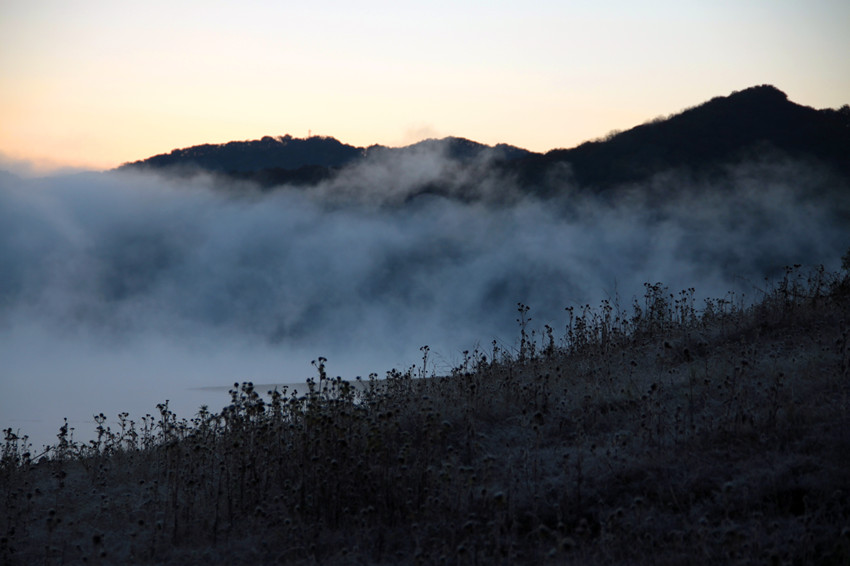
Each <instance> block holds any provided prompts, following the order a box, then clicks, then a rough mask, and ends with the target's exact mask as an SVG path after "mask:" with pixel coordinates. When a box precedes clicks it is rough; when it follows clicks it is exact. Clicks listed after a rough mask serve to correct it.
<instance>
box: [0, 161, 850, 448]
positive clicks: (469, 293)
mask: <svg viewBox="0 0 850 566" xmlns="http://www.w3.org/2000/svg"><path fill="white" fill-rule="evenodd" d="M405 159H406V160H405V161H403V162H397V163H387V162H382V161H380V156H379V157H376V158H375V159H372V160H367V161H366V162H364V163H360V164H358V165H357V166H356V167H352V168H350V169H349V170H346V171H344V172H343V174H342V175H340V176H339V177H337V178H336V179H333V180H331V181H328V182H326V183H324V184H322V185H320V186H318V187H315V188H311V189H303V188H301V189H286V188H283V189H279V190H276V191H274V192H270V193H262V192H260V191H258V190H255V189H254V188H252V187H251V186H249V185H236V184H233V185H228V184H227V183H226V182H225V181H222V180H221V179H213V178H209V177H203V176H196V177H193V178H191V179H180V180H177V179H171V180H169V179H167V178H163V177H159V176H154V175H139V174H126V173H122V174H118V173H99V174H95V173H89V174H77V175H67V176H56V177H50V178H45V179H20V178H16V177H13V176H0V273H2V278H0V360H2V365H0V425H2V426H3V428H5V427H7V426H12V427H13V428H16V429H17V428H20V429H21V430H22V431H23V432H27V433H30V434H31V436H32V437H33V438H34V439H36V440H37V442H38V443H40V442H47V441H52V440H53V439H54V438H53V435H55V431H56V430H58V427H59V426H60V425H61V423H62V417H64V416H67V417H69V420H74V421H76V422H78V423H79V425H78V428H79V429H80V430H84V429H93V428H94V425H93V424H91V425H90V424H87V423H85V422H84V421H86V420H91V414H92V413H97V412H104V413H106V414H107V416H108V417H110V421H108V422H112V423H113V424H114V417H115V415H116V414H117V413H118V412H119V411H124V410H127V411H130V412H131V413H132V414H133V415H134V416H135V415H138V414H144V413H145V412H154V410H155V403H156V402H161V401H164V400H165V399H171V400H172V406H174V407H176V408H177V409H178V412H179V414H181V416H187V417H188V416H191V414H192V413H193V412H194V411H195V410H196V409H197V406H198V405H199V404H200V403H209V404H210V406H211V407H212V408H213V409H217V408H219V407H220V406H221V405H223V404H225V401H226V397H225V396H223V395H220V394H218V395H216V396H211V395H210V394H209V393H205V392H199V391H198V390H196V389H194V388H199V387H206V386H217V385H227V384H229V383H233V382H234V381H244V380H252V381H254V382H256V383H281V382H303V380H304V379H305V378H306V377H310V376H312V375H313V369H312V368H311V366H310V361H311V360H312V359H315V358H316V357H318V356H325V357H327V358H328V359H329V360H330V361H329V363H328V369H329V371H330V373H332V374H334V375H337V374H338V375H341V376H342V377H344V378H346V379H353V378H354V377H355V376H356V375H362V376H363V377H366V376H367V375H368V373H369V372H376V373H379V374H383V372H385V371H386V370H389V369H391V368H392V367H399V368H405V367H407V366H409V365H411V364H414V363H418V361H419V358H420V352H419V348H420V346H423V345H429V346H430V348H431V351H432V352H433V356H432V360H433V363H434V364H435V365H434V366H432V368H430V369H434V370H436V371H438V372H439V371H447V370H449V369H450V368H451V366H452V364H454V363H455V362H456V361H457V360H458V359H459V358H460V356H461V352H462V351H463V350H466V349H472V348H474V347H476V346H481V347H482V348H483V349H485V350H489V348H490V343H491V342H492V341H493V340H496V341H498V343H499V344H500V345H501V346H503V347H506V348H509V347H512V346H514V345H515V343H516V340H517V338H518V334H519V332H518V329H517V325H516V322H515V318H516V305H517V303H518V302H522V303H524V304H527V305H529V306H530V307H531V309H532V310H531V316H532V317H533V319H534V320H533V323H532V326H534V327H537V328H540V327H542V325H543V324H545V323H549V324H552V325H553V326H554V327H555V328H556V329H559V328H563V325H564V322H565V319H566V317H565V313H564V308H565V307H568V306H581V305H583V304H587V303H589V304H591V305H596V304H598V302H599V301H600V300H601V299H603V298H609V299H615V298H617V297H619V301H620V303H621V304H622V305H623V306H624V307H625V306H628V305H629V304H630V303H631V302H632V298H633V297H634V296H640V295H641V294H642V292H643V283H644V282H656V281H660V282H663V283H665V284H666V285H668V286H669V288H670V290H671V292H676V291H678V290H680V289H685V288H688V287H694V288H696V290H697V295H698V296H700V297H705V296H722V295H725V294H726V292H727V291H730V290H735V291H736V292H743V293H747V294H753V293H755V290H754V288H755V287H759V286H763V284H764V277H765V276H771V275H776V274H779V273H781V271H782V269H783V267H784V266H785V265H790V264H794V263H803V264H819V263H823V264H825V265H826V266H827V267H828V268H835V267H837V265H838V261H839V258H840V256H841V254H842V253H843V252H844V251H845V249H846V248H847V246H848V241H847V239H848V238H847V230H846V228H847V224H846V218H847V211H848V210H850V207H848V206H847V202H846V199H844V197H842V196H840V195H846V194H847V191H846V190H845V189H846V187H836V184H835V183H836V181H835V180H834V179H833V178H831V177H830V176H829V175H828V174H827V173H825V172H824V171H822V170H820V169H817V168H813V167H811V166H809V165H806V166H804V165H802V164H800V163H795V162H768V161H764V162H751V163H746V164H738V165H735V166H730V167H729V168H727V169H726V170H724V171H723V172H722V173H721V174H718V175H716V176H714V177H713V178H712V180H711V181H707V180H705V179H695V178H693V176H691V175H688V174H687V173H685V172H677V173H676V172H673V173H668V174H665V175H662V176H658V177H656V178H655V179H653V181H652V182H651V183H649V184H647V185H643V186H639V187H637V186H636V187H625V188H623V189H622V190H621V191H620V192H618V193H617V194H616V196H612V195H611V194H609V195H608V196H606V198H604V199H597V198H594V197H589V196H586V194H585V193H582V192H579V191H576V190H575V189H576V188H575V187H570V186H569V185H567V184H565V185H564V191H563V196H562V197H560V198H555V199H548V200H540V199H536V198H533V197H529V196H524V194H523V192H522V191H520V190H519V189H518V188H517V187H515V186H513V184H512V183H511V182H510V179H502V178H499V177H497V176H495V175H494V174H493V173H492V171H491V170H490V169H489V167H488V163H487V161H486V160H483V161H481V162H480V163H478V164H477V165H476V167H475V168H473V169H469V168H468V169H464V170H463V172H462V174H461V173H459V172H458V169H457V168H456V167H455V165H454V164H453V163H452V162H451V161H450V160H447V159H445V157H444V156H442V155H440V154H438V153H437V154H434V153H428V152H423V153H421V154H412V155H410V156H407V157H406V158H405ZM470 171H473V172H474V175H473V174H470ZM565 178H568V176H565ZM425 185H431V186H434V185H438V186H440V187H442V188H443V189H444V190H443V194H444V195H447V196H434V195H430V196H429V195H425V196H418V197H417V196H416V195H418V194H420V193H421V187H423V186H425ZM839 189H840V190H839ZM579 194H585V196H577V195H579ZM454 196H463V197H464V201H460V200H458V199H456V198H453V197H454ZM561 334H563V333H562V332H561Z"/></svg>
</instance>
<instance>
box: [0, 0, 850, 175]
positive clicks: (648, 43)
mask: <svg viewBox="0 0 850 566" xmlns="http://www.w3.org/2000/svg"><path fill="white" fill-rule="evenodd" d="M848 29H850V2H847V1H846V0H807V1H805V2H803V1H790V0H751V1H747V2H732V1H728V0H716V1H714V2H706V1H694V0H678V1H676V2H673V1H669V0H654V1H646V2H640V3H638V2H627V1H624V0H615V1H557V2H556V1H552V0H526V1H523V2H513V1H496V0H489V1H488V2H484V1H479V0H461V1H459V2H458V1H455V2H451V3H450V2H447V1H444V0H436V1H434V2H430V3H427V4H426V3H422V2H416V3H413V2H403V1H399V0H394V1H392V2H391V1H388V0H364V1H361V2H342V1H332V0H316V1H314V2H310V3H306V2H300V3H294V2H289V1H284V2H271V1H264V0H247V1H244V2H241V3H239V4H237V3H235V2H223V1H215V0H204V1H203V2H201V1H187V0H170V1H168V2H166V1H163V0H148V1H147V2H139V3H132V4H130V3H124V2H113V1H104V0H61V1H59V0H25V1H24V0H0V168H7V169H9V168H11V169H15V168H17V169H21V168H24V169H25V168H26V167H27V165H26V164H29V165H28V166H29V167H31V168H32V169H33V170H37V171H45V170H49V169H53V168H60V167H77V168H97V169H103V168H111V167H114V166H117V165H119V164H121V163H123V162H126V161H131V160H136V159H141V158H144V157H147V156H150V155H153V154H157V153H163V152H167V151H169V150H171V149H173V148H177V147H186V146H190V145H195V144H200V143H220V142H226V141H230V140H241V139H256V138H260V137H262V136H264V135H283V134H286V133H289V134H291V135H293V136H295V137H304V136H306V135H308V132H312V134H314V135H328V136H333V137H336V138H337V139H339V140H341V141H343V142H346V143H350V144H353V145H361V146H365V145H370V144H373V143H380V144H385V145H404V144H408V143H413V142H415V141H418V140H420V139H423V138H428V137H443V136H448V135H456V136H462V137H467V138H470V139H474V140H476V141H479V142H482V143H488V144H494V143H500V142H504V143H510V144H513V145H518V146H521V147H525V148H528V149H532V150H536V151H545V150H548V149H552V148H556V147H572V146H574V145H577V144H578V143H581V142H582V141H585V140H587V139H593V138H596V137H599V136H603V135H605V134H606V133H607V132H609V131H610V130H612V129H626V128H629V127H632V126H634V125H637V124H639V123H641V122H644V121H647V120H650V119H652V118H654V117H656V116H658V115H667V114H670V113H674V112H677V111H680V110H682V109H684V108H686V107H688V106H692V105H696V104H699V103H701V102H704V101H705V100H708V99H709V98H712V97H714V96H719V95H727V94H729V93H730V92H731V91H733V90H740V89H743V88H747V87H749V86H753V85H756V84H773V85H775V86H777V87H778V88H780V89H781V90H783V91H784V92H786V93H787V94H788V96H789V98H790V99H791V100H793V101H795V102H798V103H800V104H804V105H807V106H813V107H816V108H824V107H832V108H836V107H839V106H842V105H844V104H847V103H848V102H850V63H848V62H847V54H848V53H850V34H848V33H847V30H848Z"/></svg>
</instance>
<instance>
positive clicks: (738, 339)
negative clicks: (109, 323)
mask: <svg viewBox="0 0 850 566" xmlns="http://www.w3.org/2000/svg"><path fill="white" fill-rule="evenodd" d="M533 314H534V313H533V312H529V310H528V309H527V307H525V306H523V305H519V308H518V322H519V325H518V335H519V342H518V345H517V348H516V350H515V351H512V352H507V351H502V350H499V349H498V348H495V347H494V349H493V350H492V351H487V352H472V353H469V354H468V356H467V359H466V360H465V361H464V363H463V364H461V365H460V366H459V367H457V368H456V369H455V370H454V371H453V372H452V375H450V376H445V377H434V376H431V375H430V374H431V371H430V367H431V366H430V360H429V359H428V355H429V352H428V350H427V348H423V361H422V366H421V367H416V368H411V369H410V370H409V371H406V372H404V373H401V372H396V371H393V372H389V373H388V374H387V375H386V379H384V380H377V379H375V376H373V377H372V378H371V379H369V380H368V381H357V382H354V383H348V382H345V381H342V380H340V379H338V378H337V379H332V378H330V377H329V376H328V375H327V373H326V370H325V364H324V360H321V359H320V360H318V361H317V362H316V366H317V377H316V380H315V381H314V382H312V383H311V384H310V385H311V387H310V392H309V393H308V394H307V395H302V396H291V395H289V394H287V392H285V391H284V392H278V393H275V394H273V395H271V396H270V397H268V396H265V392H257V391H255V390H254V388H253V386H252V385H251V384H248V383H245V384H242V385H240V386H238V387H237V388H236V389H234V391H233V393H232V404H231V405H229V406H228V407H227V408H226V409H225V410H224V411H222V412H221V413H220V414H211V413H209V412H207V411H205V410H202V411H201V412H199V413H198V414H197V415H196V416H195V417H193V418H192V419H190V420H185V419H181V418H179V417H178V416H176V415H174V414H173V413H172V412H170V410H169V409H168V406H167V404H163V405H161V406H160V407H159V413H158V414H157V415H156V416H154V417H146V418H145V419H142V420H141V421H140V422H130V421H128V420H126V417H119V420H118V421H114V420H111V418H110V420H105V417H102V416H101V417H96V419H97V420H98V422H100V423H101V424H100V427H101V428H99V429H98V432H99V435H98V439H97V440H96V441H93V442H91V443H90V444H88V445H78V444H76V443H74V442H73V441H72V440H71V439H70V438H68V437H67V436H65V435H62V434H61V433H60V437H59V442H58V443H57V444H56V445H55V446H54V447H53V448H52V449H51V450H50V451H49V453H48V454H46V455H44V456H43V457H42V458H40V459H39V460H38V461H37V462H33V461H32V456H31V455H30V454H29V453H28V452H27V448H26V446H25V445H24V443H23V442H22V441H21V440H19V439H16V437H15V436H14V435H13V434H12V431H6V442H5V446H4V450H3V454H2V468H0V473H1V474H2V476H1V477H0V501H2V509H3V513H2V515H0V521H2V522H0V533H2V539H0V563H4V564H35V563H38V564H79V563H89V564H152V563H157V564H188V563H200V562H204V563H207V564H276V563H279V564H441V563H445V564H518V563H520V564H521V563H526V564H541V563H551V564H682V563H685V562H687V563H689V564H737V563H741V564H743V563H747V564H750V563H762V564H847V563H848V561H850V476H849V475H848V474H847V470H848V469H850V432H848V431H850V413H848V410H850V407H848V402H849V401H848V400H849V399H850V381H848V367H850V342H848V331H850V322H848V321H850V281H848V279H847V278H846V277H845V276H843V275H842V276H839V275H829V274H826V273H824V272H823V271H822V270H815V271H813V272H811V273H801V272H799V271H797V270H794V269H789V270H788V272H787V275H786V277H785V278H784V279H783V280H782V281H779V282H778V283H777V284H775V285H774V286H773V287H772V288H771V289H764V290H763V295H762V297H761V300H760V301H759V302H758V304H755V305H754V306H745V305H742V304H741V302H740V300H739V298H737V297H735V296H732V295H730V296H727V297H725V298H722V299H717V300H712V301H707V302H706V303H705V304H704V305H696V304H694V300H693V291H692V290H686V291H683V292H679V293H670V292H668V290H667V289H666V288H664V287H663V286H662V285H660V284H657V285H647V287H646V295H645V296H644V297H641V298H639V299H638V300H636V301H635V302H634V304H632V305H630V306H628V307H625V306H620V305H615V304H609V303H603V304H602V305H600V307H599V308H596V309H590V308H586V309H584V310H573V311H569V312H567V313H565V315H566V316H567V317H568V322H567V324H566V326H565V328H563V329H560V330H558V329H551V328H548V327H547V328H544V329H542V332H539V333H535V334H532V332H531V328H532V326H533V322H529V316H531V315H533ZM260 393H262V395H260Z"/></svg>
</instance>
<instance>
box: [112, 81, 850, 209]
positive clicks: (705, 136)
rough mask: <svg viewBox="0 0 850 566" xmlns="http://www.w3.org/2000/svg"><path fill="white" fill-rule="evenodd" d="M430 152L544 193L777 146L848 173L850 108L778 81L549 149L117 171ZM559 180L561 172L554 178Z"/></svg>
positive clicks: (290, 179)
mask: <svg viewBox="0 0 850 566" xmlns="http://www.w3.org/2000/svg"><path fill="white" fill-rule="evenodd" d="M417 151H419V152H426V151H432V152H436V153H440V154H441V155H442V156H443V157H444V158H447V159H449V160H452V161H455V162H457V163H458V165H459V166H461V167H464V166H469V165H470V163H478V162H480V160H481V158H482V157H485V158H487V159H488V160H489V162H490V163H491V164H492V165H493V166H494V167H495V169H496V171H497V172H499V173H500V174H503V175H505V176H509V177H510V178H511V179H513V180H514V181H515V182H516V183H518V185H519V186H520V187H521V188H523V189H526V190H528V191H531V192H534V193H537V194H538V195H547V194H553V193H558V192H559V191H560V189H561V187H560V186H559V184H560V183H561V182H562V180H563V176H558V175H553V171H563V170H564V169H565V168H568V169H569V171H570V174H571V181H572V183H573V184H574V185H576V186H578V187H581V188H589V189H593V190H604V189H607V188H611V187H615V186H619V185H624V184H629V183H637V182H642V181H644V180H646V179H648V178H650V177H652V176H653V175H655V174H658V173H661V172H664V171H668V170H676V169H688V170H691V171H695V172H701V173H707V172H710V171H711V170H712V168H714V167H717V166H719V165H722V164H727V163H732V162H737V161H741V160H744V159H748V158H753V157H761V156H764V155H769V154H779V155H784V156H789V157H793V158H795V159H802V160H806V161H814V162H817V163H819V164H822V165H825V166H826V167H827V168H829V169H831V170H833V171H835V172H837V173H839V174H841V175H843V176H846V177H850V106H847V105H845V106H843V107H842V108H840V109H823V110H817V109H814V108H811V107H807V106H802V105H799V104H796V103H794V102H791V101H790V100H788V97H787V95H786V94H785V93H783V92H782V91H780V90H779V89H777V88H775V87H773V86H770V85H761V86H755V87H752V88H748V89H745V90H743V91H739V92H733V93H732V94H730V95H728V96H721V97H716V98H713V99H711V100H709V101H707V102H705V103H703V104H700V105H698V106H695V107H692V108H690V109H687V110H684V111H682V112H680V113H677V114H674V115H671V116H668V117H666V118H657V119H655V120H652V121H650V122H647V123H644V124H641V125H638V126H635V127H633V128H631V129H629V130H626V131H623V132H617V133H612V134H609V135H608V136H606V137H605V138H604V139H599V140H595V141H588V142H585V143H583V144H581V145H579V146H577V147H575V148H572V149H553V150H551V151H549V152H547V153H545V154H541V153H535V152H531V151H528V150H525V149H522V148H518V147H515V146H511V145H507V144H498V145H496V146H487V145H484V144H480V143H478V142H475V141H471V140H468V139H464V138H458V137H448V138H443V139H439V140H438V139H429V140H425V141H422V142H419V143H416V144H413V145H410V146H406V147H401V148H390V147H385V146H380V145H373V146H370V147H367V148H364V147H355V146H352V145H348V144H345V143H342V142H340V141H338V140H337V139H335V138H333V137H324V136H312V137H308V138H303V139H299V138H293V137H292V136H290V135H285V136H278V137H269V136H266V137H264V138H262V139H260V140H253V141H234V142H229V143H225V144H205V145H199V146H193V147H189V148H184V149H175V150H173V151H171V152H170V153H167V154H160V155H155V156H153V157H150V158H147V159H143V160H140V161H136V162H133V163H127V164H124V165H122V166H121V167H120V168H119V169H125V170H126V169H145V168H147V169H155V170H165V171H183V172H185V171H187V170H189V171H196V170H202V171H209V172H213V173H217V174H224V175H227V176H231V177H235V178H239V179H243V180H252V181H256V182H257V183H259V184H260V185H262V186H264V187H267V188H269V187H275V186H279V185H287V184H295V185H313V184H316V183H319V182H321V181H324V180H327V179H330V178H332V177H334V176H336V174H337V173H338V172H339V171H340V170H341V169H343V168H345V167H346V166H349V165H352V164H356V163H357V162H360V161H363V160H368V159H374V158H376V157H379V156H380V157H381V158H385V159H393V158H394V157H395V156H403V155H409V154H410V153H411V152H417ZM553 179H556V180H553Z"/></svg>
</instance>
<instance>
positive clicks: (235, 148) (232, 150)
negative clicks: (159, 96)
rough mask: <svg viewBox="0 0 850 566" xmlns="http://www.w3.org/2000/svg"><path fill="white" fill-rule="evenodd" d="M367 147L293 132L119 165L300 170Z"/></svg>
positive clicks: (342, 160) (339, 160)
mask: <svg viewBox="0 0 850 566" xmlns="http://www.w3.org/2000/svg"><path fill="white" fill-rule="evenodd" d="M363 155H364V150H363V148H360V147H354V146H351V145H348V144H344V143H342V142H340V141H338V140H336V139H334V138H331V137H324V136H312V137H309V138H305V139H298V138H293V137H292V136H290V135H285V136H279V137H271V136H266V137H264V138H262V139H260V140H253V141H232V142H229V143H224V144H204V145H196V146H192V147H188V148H185V149H175V150H173V151H171V153H163V154H160V155H155V156H153V157H149V158H147V159H144V160H141V161H136V162H133V163H127V164H125V165H122V166H121V167H120V168H122V169H127V168H153V169H168V168H178V169H201V170H206V171H211V172H216V173H234V174H239V173H249V172H251V173H253V172H257V171H262V170H265V169H285V170H298V169H301V168H303V167H327V168H335V167H341V166H343V165H345V164H346V163H349V162H351V161H353V160H355V159H359V158H361V157H363Z"/></svg>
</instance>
